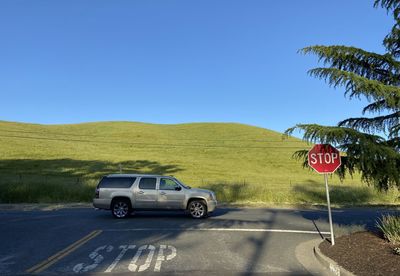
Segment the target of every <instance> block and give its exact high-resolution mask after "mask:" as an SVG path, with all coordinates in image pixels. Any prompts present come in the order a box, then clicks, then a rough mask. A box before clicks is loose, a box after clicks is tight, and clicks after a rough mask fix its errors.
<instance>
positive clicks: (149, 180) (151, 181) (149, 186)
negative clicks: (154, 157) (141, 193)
mask: <svg viewBox="0 0 400 276" xmlns="http://www.w3.org/2000/svg"><path fill="white" fill-rule="evenodd" d="M139 189H141V190H155V189H156V178H153V177H142V178H141V179H140V182H139Z"/></svg>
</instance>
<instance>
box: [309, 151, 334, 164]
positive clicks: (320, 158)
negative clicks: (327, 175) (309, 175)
mask: <svg viewBox="0 0 400 276" xmlns="http://www.w3.org/2000/svg"><path fill="white" fill-rule="evenodd" d="M338 158H339V154H337V153H336V152H332V153H328V152H325V153H322V152H320V153H311V154H310V163H311V164H317V163H321V164H322V163H325V164H331V163H335V162H336V161H337V159H338Z"/></svg>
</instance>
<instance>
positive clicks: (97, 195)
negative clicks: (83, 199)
mask: <svg viewBox="0 0 400 276" xmlns="http://www.w3.org/2000/svg"><path fill="white" fill-rule="evenodd" d="M99 197H100V189H99V188H96V195H95V198H99Z"/></svg>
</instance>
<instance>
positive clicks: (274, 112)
mask: <svg viewBox="0 0 400 276" xmlns="http://www.w3.org/2000/svg"><path fill="white" fill-rule="evenodd" d="M391 26H392V19H391V17H390V16H388V15H387V14H386V11H385V10H383V9H375V8H373V0H351V1H350V0H335V1H331V0H303V1H297V0H292V1H272V0H270V1H268V0H264V1H253V0H252V1H248V0H246V1H245V0H243V1H232V0H230V1H221V0H219V1H188V0H181V1H173V0H159V1H153V0H146V1H144V0H143V1H103V0H92V1H88V0H75V1H73V0H72V1H71V0H68V1H51V0H49V1H40V0H36V1H29V0H26V1H20V0H2V1H0V41H1V43H0V96H1V101H0V120H9V121H22V122H33V123H44V124H59V123H79V122H92V121H116V120H123V121H140V122H151V123H183V122H239V123H245V124H251V125H256V126H261V127H265V128H269V129H273V130H277V131H284V130H285V129H286V128H288V127H291V126H293V125H294V124H296V123H319V124H336V123H337V122H338V121H340V120H342V119H345V118H347V117H350V116H359V115H360V110H361V107H362V106H363V105H364V104H365V102H362V101H358V100H354V101H348V100H347V99H345V98H344V96H343V90H342V89H336V90H335V89H331V88H329V87H328V86H327V85H326V84H325V83H324V82H323V81H320V80H317V79H314V78H312V77H309V76H308V75H307V70H309V69H311V68H313V67H316V66H318V63H317V59H316V57H313V56H303V55H301V54H298V53H297V50H298V49H300V48H302V47H305V46H308V45H315V44H322V45H333V44H340V45H351V46H356V47H360V48H364V49H366V50H369V51H376V52H379V53H382V52H383V50H384V49H383V47H382V43H381V42H382V40H383V38H384V36H385V35H386V34H387V33H388V32H389V30H390V28H391Z"/></svg>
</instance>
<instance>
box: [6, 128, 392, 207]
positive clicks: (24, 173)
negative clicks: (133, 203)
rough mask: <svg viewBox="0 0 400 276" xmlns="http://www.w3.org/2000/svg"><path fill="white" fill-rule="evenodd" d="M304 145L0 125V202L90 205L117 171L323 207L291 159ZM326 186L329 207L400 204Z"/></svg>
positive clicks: (222, 193)
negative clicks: (100, 184) (102, 181)
mask: <svg viewBox="0 0 400 276" xmlns="http://www.w3.org/2000/svg"><path fill="white" fill-rule="evenodd" d="M310 147H311V146H310V145H307V144H306V143H304V142H303V141H301V140H299V139H295V138H290V139H284V140H283V139H282V134H280V133H277V132H274V131H270V130H267V129H263V128H258V127H253V126H248V125H243V124H234V123H193V124H179V125H157V124H144V123H133V122H99V123H85V124H71V125H39V124H25V123H14V122H5V121H0V202H3V203H6V202H77V201H80V202H81V201H90V200H91V197H92V195H93V192H94V187H95V185H96V183H97V181H98V180H99V178H101V176H102V175H105V174H109V173H118V172H119V171H120V170H121V171H122V172H123V173H155V174H166V175H174V176H176V177H177V178H179V179H181V180H182V181H183V182H185V183H187V184H188V185H191V186H193V187H205V188H210V189H213V190H214V191H216V192H217V197H218V198H219V200H220V201H224V202H235V203H248V202H251V203H278V204H283V203H290V204H296V203H317V204H324V203H325V191H324V185H323V177H322V176H320V175H318V174H316V173H314V172H311V171H308V170H306V169H302V168H301V165H300V163H299V162H298V161H296V160H294V159H292V158H291V156H292V153H293V152H294V151H295V150H298V149H308V148H310ZM330 183H331V184H332V194H331V197H332V199H331V200H332V202H333V203H337V204H381V203H383V204H388V203H389V204H393V203H399V201H398V200H399V192H398V191H390V192H389V193H387V194H380V193H377V192H376V191H374V190H373V189H372V188H369V187H366V186H365V185H363V184H361V183H360V181H359V179H358V178H356V179H348V180H346V181H345V182H344V183H340V181H339V179H338V178H336V177H332V178H331V180H330ZM396 200H397V201H396Z"/></svg>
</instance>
